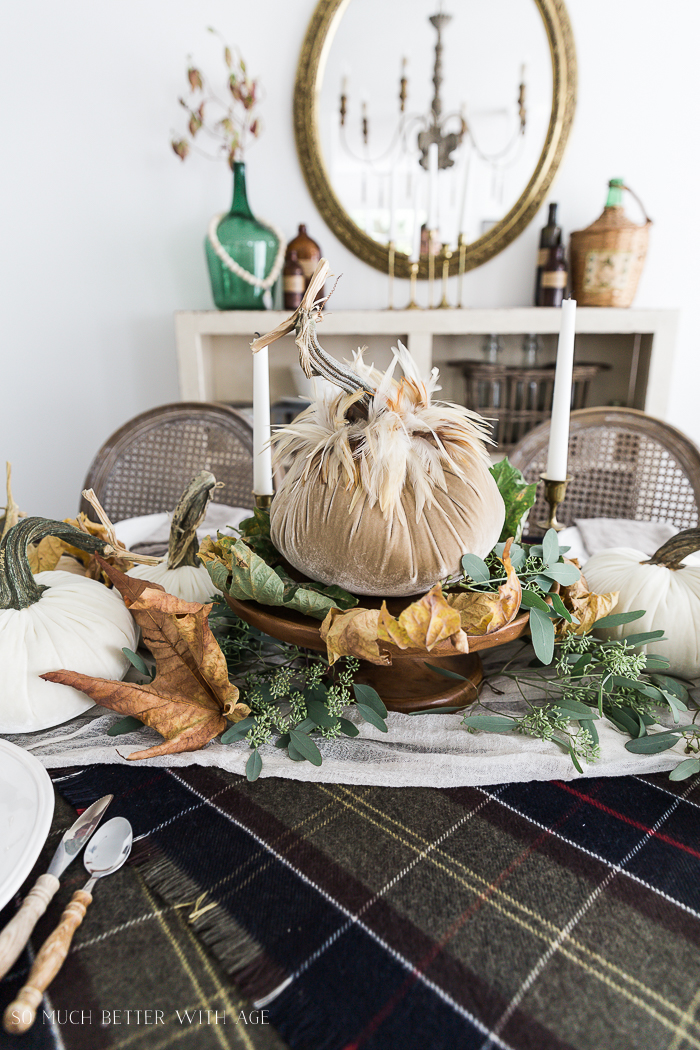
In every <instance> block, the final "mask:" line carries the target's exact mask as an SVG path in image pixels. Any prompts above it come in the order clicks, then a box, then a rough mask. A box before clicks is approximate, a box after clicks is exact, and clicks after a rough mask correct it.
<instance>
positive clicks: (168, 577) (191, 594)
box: [127, 558, 221, 604]
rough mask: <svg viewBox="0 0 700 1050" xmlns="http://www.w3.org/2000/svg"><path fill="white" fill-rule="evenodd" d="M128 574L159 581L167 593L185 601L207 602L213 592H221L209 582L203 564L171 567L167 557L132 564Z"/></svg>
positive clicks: (155, 581)
mask: <svg viewBox="0 0 700 1050" xmlns="http://www.w3.org/2000/svg"><path fill="white" fill-rule="evenodd" d="M127 575H129V576H137V577H138V578H139V579H141V580H151V582H152V583H159V584H160V586H161V587H163V588H164V589H165V590H166V591H167V592H168V594H174V595H175V596H176V597H177V598H182V599H183V600H184V601H186V602H201V603H202V604H204V603H206V602H208V601H209V600H210V598H211V597H212V595H213V594H221V591H220V590H218V588H216V587H215V586H214V584H213V583H212V582H211V576H210V575H209V573H208V572H207V570H206V568H205V567H204V565H202V564H199V565H178V566H177V568H175V569H171V568H169V566H168V559H167V558H165V560H164V561H162V562H161V563H160V565H134V567H133V568H132V569H129V572H128V574H127Z"/></svg>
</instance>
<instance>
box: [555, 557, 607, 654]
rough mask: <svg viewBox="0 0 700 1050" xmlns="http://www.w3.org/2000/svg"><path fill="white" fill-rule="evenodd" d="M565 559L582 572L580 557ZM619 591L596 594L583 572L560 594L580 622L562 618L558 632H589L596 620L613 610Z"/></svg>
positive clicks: (563, 588)
mask: <svg viewBox="0 0 700 1050" xmlns="http://www.w3.org/2000/svg"><path fill="white" fill-rule="evenodd" d="M564 560H565V561H568V562H570V563H571V564H572V565H575V566H576V568H577V569H578V570H579V572H580V570H581V565H580V564H579V561H578V558H565V559H564ZM619 593H620V592H619V591H610V592H609V593H608V594H595V592H592V591H590V590H589V588H588V583H587V582H586V578H585V576H584V575H583V573H581V576H580V578H579V579H578V580H577V581H576V583H572V584H571V586H570V587H562V588H561V591H560V595H559V596H560V598H561V600H562V601H563V603H564V605H565V606H566V608H567V609H568V610H569V612H570V613H571V615H572V616H575V617H576V619H577V620H578V623H577V624H576V623H567V621H566V620H561V621H560V622H559V624H558V625H557V633H558V634H559V635H560V636H561V635H563V634H570V633H573V634H587V633H588V631H590V630H591V628H592V627H593V624H594V623H595V621H596V620H599V619H600V618H601V616H607V615H608V613H610V612H612V610H613V609H614V608H615V606H616V605H617V599H618V595H619Z"/></svg>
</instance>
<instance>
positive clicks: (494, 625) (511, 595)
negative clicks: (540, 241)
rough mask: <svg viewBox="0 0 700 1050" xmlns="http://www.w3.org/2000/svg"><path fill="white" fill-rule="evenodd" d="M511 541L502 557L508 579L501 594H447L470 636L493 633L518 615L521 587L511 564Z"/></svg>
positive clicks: (476, 592)
mask: <svg viewBox="0 0 700 1050" xmlns="http://www.w3.org/2000/svg"><path fill="white" fill-rule="evenodd" d="M512 542H513V540H512V539H509V540H508V542H507V543H506V545H505V548H504V550H503V555H502V557H501V561H502V562H503V565H504V567H505V570H506V577H507V578H506V582H505V583H504V584H503V585H502V586H501V587H499V588H498V594H493V593H491V594H489V593H488V592H484V591H461V592H460V593H459V594H448V595H447V601H448V603H449V604H450V605H451V606H452V608H453V609H456V610H457V611H458V612H459V615H460V621H461V624H462V629H463V630H464V631H466V633H467V634H468V635H469V634H475V635H482V634H493V632H494V631H498V630H500V628H501V627H505V626H506V624H509V623H510V622H511V620H514V619H515V617H516V616H517V613H518V609H519V608H520V597H521V594H522V588H521V586H520V580H519V579H518V575H517V573H516V571H515V569H514V568H513V566H512V564H511V561H510V548H511V544H512Z"/></svg>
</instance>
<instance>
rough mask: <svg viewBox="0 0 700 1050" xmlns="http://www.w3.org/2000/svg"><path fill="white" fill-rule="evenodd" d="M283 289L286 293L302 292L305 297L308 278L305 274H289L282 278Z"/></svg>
mask: <svg viewBox="0 0 700 1050" xmlns="http://www.w3.org/2000/svg"><path fill="white" fill-rule="evenodd" d="M282 287H283V288H284V290H285V292H297V293H298V292H301V294H302V295H303V294H304V292H305V291H306V278H305V277H304V275H303V273H288V274H285V275H284V277H283V278H282Z"/></svg>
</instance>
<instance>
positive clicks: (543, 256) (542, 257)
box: [537, 248, 549, 266]
mask: <svg viewBox="0 0 700 1050" xmlns="http://www.w3.org/2000/svg"><path fill="white" fill-rule="evenodd" d="M548 257H549V248H540V250H539V251H538V253H537V265H538V266H546V265H547V259H548Z"/></svg>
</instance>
